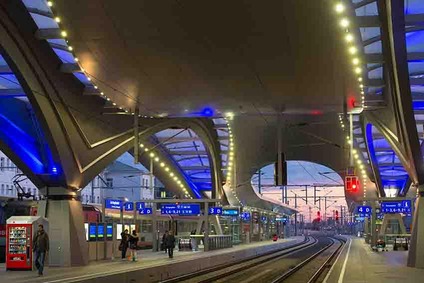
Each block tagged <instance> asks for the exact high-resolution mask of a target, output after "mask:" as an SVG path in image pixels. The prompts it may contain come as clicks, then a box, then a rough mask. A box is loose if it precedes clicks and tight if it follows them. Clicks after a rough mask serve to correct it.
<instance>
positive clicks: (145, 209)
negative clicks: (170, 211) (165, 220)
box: [138, 207, 153, 215]
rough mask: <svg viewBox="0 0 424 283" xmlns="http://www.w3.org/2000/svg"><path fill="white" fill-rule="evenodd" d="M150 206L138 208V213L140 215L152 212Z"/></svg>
mask: <svg viewBox="0 0 424 283" xmlns="http://www.w3.org/2000/svg"><path fill="white" fill-rule="evenodd" d="M152 211H153V210H152V208H151V207H147V208H142V209H139V210H138V214H140V215H146V214H152Z"/></svg>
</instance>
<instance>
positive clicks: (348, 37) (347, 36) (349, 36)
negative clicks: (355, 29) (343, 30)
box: [345, 33, 353, 42]
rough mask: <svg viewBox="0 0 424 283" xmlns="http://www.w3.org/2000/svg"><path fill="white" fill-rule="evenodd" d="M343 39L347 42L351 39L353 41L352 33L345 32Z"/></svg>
mask: <svg viewBox="0 0 424 283" xmlns="http://www.w3.org/2000/svg"><path fill="white" fill-rule="evenodd" d="M345 40H346V41H347V42H352V41H353V35H352V34H350V33H348V34H346V36H345Z"/></svg>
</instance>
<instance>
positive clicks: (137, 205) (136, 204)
mask: <svg viewBox="0 0 424 283" xmlns="http://www.w3.org/2000/svg"><path fill="white" fill-rule="evenodd" d="M145 207H146V204H145V203H144V202H136V203H135V209H137V210H140V209H144V208H145Z"/></svg>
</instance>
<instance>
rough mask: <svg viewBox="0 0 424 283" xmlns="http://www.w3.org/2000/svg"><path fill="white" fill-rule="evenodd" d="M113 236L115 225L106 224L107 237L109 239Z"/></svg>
mask: <svg viewBox="0 0 424 283" xmlns="http://www.w3.org/2000/svg"><path fill="white" fill-rule="evenodd" d="M112 237H113V225H112V224H106V238H107V239H108V240H112Z"/></svg>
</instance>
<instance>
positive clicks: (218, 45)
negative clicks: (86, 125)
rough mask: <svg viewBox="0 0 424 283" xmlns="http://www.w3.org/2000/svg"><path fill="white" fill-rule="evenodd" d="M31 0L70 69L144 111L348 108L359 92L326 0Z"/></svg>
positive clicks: (186, 113)
mask: <svg viewBox="0 0 424 283" xmlns="http://www.w3.org/2000/svg"><path fill="white" fill-rule="evenodd" d="M23 2H24V3H25V5H26V6H27V8H28V9H29V11H30V12H31V13H32V16H33V19H34V21H35V22H36V23H37V25H38V27H39V28H40V30H39V31H38V33H37V36H38V37H40V38H45V39H47V40H48V41H49V43H50V44H51V45H52V47H53V48H54V49H55V52H56V53H57V54H58V56H59V57H60V58H61V59H62V61H63V62H64V63H65V65H64V66H63V67H62V68H64V69H66V70H68V71H70V72H74V74H75V76H77V77H78V78H79V79H80V80H81V81H82V82H83V83H85V84H86V85H87V86H91V83H90V81H88V80H87V77H86V76H85V75H88V76H89V77H90V79H91V81H92V82H94V83H95V84H96V85H97V86H98V87H99V89H101V91H102V92H104V93H105V94H106V95H107V96H108V97H109V98H110V99H111V100H112V101H113V102H114V103H116V106H118V107H122V108H124V109H128V110H129V111H131V110H132V109H134V107H135V104H136V103H138V104H139V106H140V109H141V112H142V114H143V115H147V116H161V117H163V116H199V115H200V116H202V115H204V114H205V112H204V109H205V108H210V109H212V113H211V114H212V115H211V116H213V114H214V113H218V112H221V113H224V112H225V111H233V112H236V113H240V114H250V115H258V114H260V113H266V114H275V113H276V112H280V111H284V112H287V113H293V112H295V113H310V112H311V111H316V110H317V109H318V110H321V111H342V105H343V97H344V95H345V94H347V93H352V92H353V91H354V89H355V88H354V83H353V82H352V80H353V77H352V78H351V77H350V76H349V74H351V71H350V70H349V68H348V66H346V65H345V64H346V63H347V60H346V58H345V54H344V52H343V50H342V48H341V47H342V43H341V42H340V41H339V40H338V39H337V37H338V36H339V30H338V27H337V25H336V24H335V19H334V17H333V15H332V10H331V8H330V7H329V5H328V3H326V2H325V1H323V0H322V1H321V0H320V1H311V2H310V3H308V5H304V3H302V2H301V1H296V0H291V1H272V3H268V4H267V5H264V3H262V2H257V1H250V2H244V1H230V2H228V1H225V2H219V1H207V2H203V1H202V2H198V1H184V2H176V1H167V2H163V1H131V2H130V3H128V2H127V3H128V4H125V3H122V2H119V1H112V0H92V1H82V0H75V1H64V0H58V1H54V4H53V7H51V9H52V10H53V12H54V16H53V14H52V13H51V11H50V9H49V7H47V5H46V2H45V1H44V0H34V1H30V0H23ZM53 17H58V21H59V23H56V22H55V21H54V19H53ZM58 27H60V28H61V30H62V31H63V30H65V31H66V34H65V37H66V38H67V39H69V42H68V43H66V42H65V41H64V40H63V39H60V37H61V32H60V30H59V29H58ZM62 35H64V34H62ZM317 42H319V44H317ZM69 44H72V50H69ZM69 51H72V52H73V53H74V54H76V56H78V59H79V60H78V62H75V59H74V58H73V56H72V54H71V53H70V52H69ZM78 64H79V66H78ZM80 67H82V68H83V69H84V71H85V75H83V74H82V72H79V71H80V70H79V68H80ZM344 70H345V71H346V72H344ZM346 74H347V75H346ZM136 101H138V102H136Z"/></svg>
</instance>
